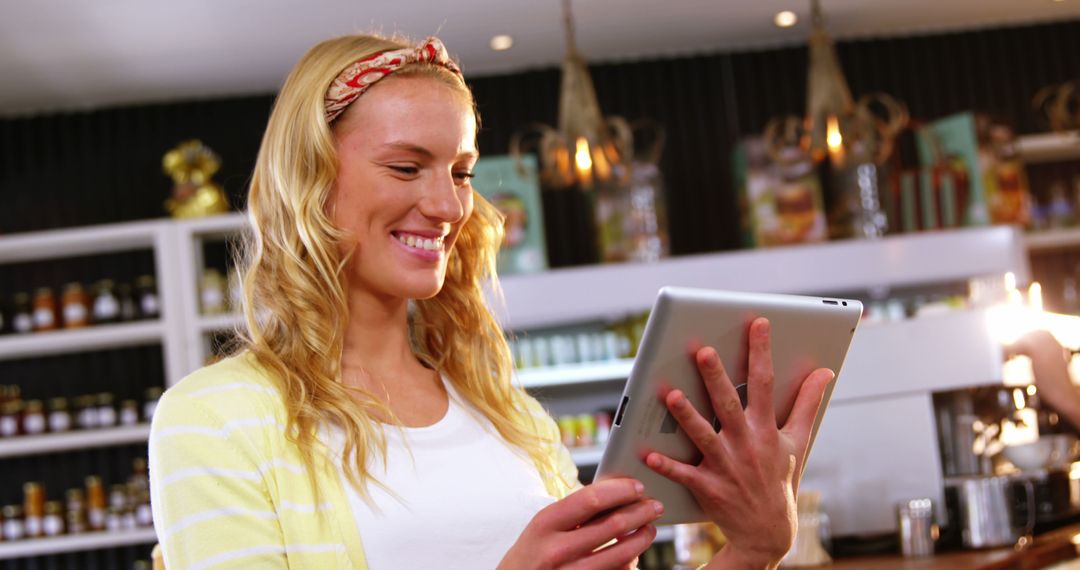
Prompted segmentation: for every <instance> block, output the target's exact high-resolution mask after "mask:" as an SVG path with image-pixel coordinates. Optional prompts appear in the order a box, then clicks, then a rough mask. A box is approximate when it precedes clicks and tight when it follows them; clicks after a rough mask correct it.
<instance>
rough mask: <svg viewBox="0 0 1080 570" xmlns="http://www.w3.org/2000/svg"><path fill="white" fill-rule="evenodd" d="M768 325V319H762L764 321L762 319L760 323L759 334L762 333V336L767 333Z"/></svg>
mask: <svg viewBox="0 0 1080 570" xmlns="http://www.w3.org/2000/svg"><path fill="white" fill-rule="evenodd" d="M769 327H770V325H769V321H768V320H764V321H763V322H762V323H761V335H762V336H765V335H768V334H769Z"/></svg>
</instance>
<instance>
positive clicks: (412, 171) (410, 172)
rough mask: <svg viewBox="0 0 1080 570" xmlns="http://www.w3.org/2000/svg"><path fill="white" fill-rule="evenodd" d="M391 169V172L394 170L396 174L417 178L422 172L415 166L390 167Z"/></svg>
mask: <svg viewBox="0 0 1080 570" xmlns="http://www.w3.org/2000/svg"><path fill="white" fill-rule="evenodd" d="M389 168H390V170H393V171H394V172H397V173H400V174H405V175H407V176H415V175H416V174H418V173H419V172H420V169H419V168H417V167H415V166H397V165H390V166H389Z"/></svg>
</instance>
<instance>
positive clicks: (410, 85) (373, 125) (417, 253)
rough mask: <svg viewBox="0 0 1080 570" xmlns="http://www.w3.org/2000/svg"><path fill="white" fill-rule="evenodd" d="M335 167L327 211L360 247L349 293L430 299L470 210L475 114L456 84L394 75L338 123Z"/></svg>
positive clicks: (352, 264) (351, 264) (439, 284)
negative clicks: (451, 84)
mask: <svg viewBox="0 0 1080 570" xmlns="http://www.w3.org/2000/svg"><path fill="white" fill-rule="evenodd" d="M334 139H335V145H336V148H337V155H338V175H337V180H336V182H335V184H334V188H333V189H332V191H331V194H330V201H329V204H328V210H329V212H330V216H331V219H332V220H333V222H334V224H335V225H336V226H337V227H338V228H341V229H342V230H344V231H345V232H347V234H348V236H349V237H348V245H352V246H355V250H354V253H353V256H352V258H351V259H350V261H349V265H348V268H347V275H348V279H347V281H348V286H349V290H350V294H356V293H363V294H367V295H370V296H373V297H375V298H377V299H390V298H398V299H427V298H430V297H433V296H435V295H436V294H437V293H438V292H439V290H440V289H441V288H442V285H443V280H444V278H445V276H446V264H447V259H448V258H449V256H450V251H451V250H452V249H453V247H454V242H455V241H456V240H457V237H458V235H459V234H460V232H461V228H462V226H464V225H465V222H466V221H467V220H468V219H469V216H470V215H471V214H472V209H473V195H472V186H471V184H470V183H469V179H470V178H471V177H472V169H473V166H474V165H475V164H476V159H477V156H478V154H477V151H476V119H475V116H474V115H473V110H472V106H471V103H470V101H469V100H468V99H467V98H466V96H465V95H464V94H463V93H462V91H461V90H460V89H455V88H454V87H451V86H450V85H447V84H446V83H444V82H442V81H440V80H438V79H434V78H430V77H424V76H392V77H388V78H386V79H383V80H381V81H379V83H378V84H376V85H374V86H372V87H371V89H369V90H368V91H367V92H366V93H364V95H362V96H361V97H360V98H358V99H357V100H356V102H355V103H353V104H352V105H351V106H350V107H349V109H348V110H347V111H346V112H345V113H344V114H343V115H342V116H341V117H340V118H339V119H338V121H337V123H335V124H334Z"/></svg>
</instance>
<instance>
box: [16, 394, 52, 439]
mask: <svg viewBox="0 0 1080 570" xmlns="http://www.w3.org/2000/svg"><path fill="white" fill-rule="evenodd" d="M47 427H48V421H46V419H45V406H44V405H42V403H41V400H30V401H28V402H26V409H25V410H24V411H23V417H22V428H23V429H22V431H23V433H24V434H26V435H36V434H39V433H45V429H46V428H47Z"/></svg>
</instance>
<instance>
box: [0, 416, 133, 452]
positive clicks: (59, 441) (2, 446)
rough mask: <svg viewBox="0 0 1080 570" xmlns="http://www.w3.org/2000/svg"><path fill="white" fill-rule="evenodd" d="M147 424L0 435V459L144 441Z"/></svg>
mask: <svg viewBox="0 0 1080 570" xmlns="http://www.w3.org/2000/svg"><path fill="white" fill-rule="evenodd" d="M149 438H150V425H149V424H139V425H134V426H122V427H114V428H103V429H92V430H83V431H70V432H63V433H47V434H41V435H24V436H18V437H12V438H6V439H0V459H4V458H6V457H15V456H26V455H41V454H44V453H56V452H58V451H72V450H76V449H88V448H92V447H108V446H112V445H125V444H129V443H140V442H146V441H147V440H148V439H149Z"/></svg>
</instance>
